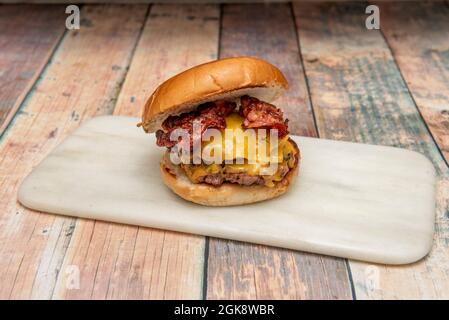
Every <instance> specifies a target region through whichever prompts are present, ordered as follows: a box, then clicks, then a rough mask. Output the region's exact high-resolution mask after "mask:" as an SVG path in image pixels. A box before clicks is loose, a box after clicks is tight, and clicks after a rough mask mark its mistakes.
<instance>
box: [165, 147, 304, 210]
mask: <svg viewBox="0 0 449 320" xmlns="http://www.w3.org/2000/svg"><path fill="white" fill-rule="evenodd" d="M290 141H291V142H292V143H293V144H294V145H295V147H296V149H297V153H296V162H295V167H294V168H293V169H291V170H290V171H289V172H288V173H287V174H286V176H285V177H284V179H282V180H281V181H279V182H277V183H276V184H275V186H274V187H266V186H261V185H250V186H244V185H240V184H236V183H228V182H225V183H223V184H222V185H221V186H218V187H215V186H212V185H210V184H207V183H192V182H191V181H190V180H189V178H187V176H186V175H185V173H184V170H183V169H182V168H181V167H179V166H175V165H173V164H172V163H171V162H170V160H168V157H167V156H164V157H163V159H162V161H161V163H160V170H161V175H162V178H163V180H164V183H165V184H166V185H167V186H168V187H169V188H170V189H171V190H172V191H173V192H174V193H176V194H177V195H178V196H180V197H181V198H183V199H185V200H188V201H191V202H194V203H198V204H201V205H204V206H213V207H224V206H236V205H242V204H249V203H254V202H259V201H264V200H269V199H273V198H276V197H279V196H280V195H282V194H284V193H285V192H287V191H288V189H289V188H290V186H291V185H292V184H293V183H294V181H295V178H296V176H297V175H298V172H299V160H300V153H299V149H298V146H297V145H296V143H295V142H293V141H292V140H291V139H290ZM166 155H167V154H166Z"/></svg>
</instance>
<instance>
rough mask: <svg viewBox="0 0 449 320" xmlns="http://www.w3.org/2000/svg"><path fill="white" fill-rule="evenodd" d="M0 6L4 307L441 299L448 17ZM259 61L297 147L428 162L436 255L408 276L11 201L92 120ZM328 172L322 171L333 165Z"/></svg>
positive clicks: (445, 265)
mask: <svg viewBox="0 0 449 320" xmlns="http://www.w3.org/2000/svg"><path fill="white" fill-rule="evenodd" d="M366 5H367V4H366V3H362V4H360V3H359V4H348V3H340V4H316V3H294V4H289V3H283V4H272V5H264V4H251V5H238V4H232V5H231V4H229V5H221V6H219V5H144V4H139V5H85V6H83V7H82V9H81V18H82V25H81V29H80V30H77V31H69V30H66V29H65V23H64V21H65V18H66V14H65V13H64V9H65V7H64V6H32V5H1V6H0V30H1V31H0V125H1V134H2V135H1V140H0V162H1V166H0V177H1V180H0V183H1V188H0V209H1V210H0V298H11V299H28V298H33V299H35V298H37V299H49V298H53V299H60V298H62V299H75V298H95V299H105V298H106V299H110V298H136V299H155V298H157V299H164V298H189V299H219V298H231V299H234V298H264V299H269V298H275V299H379V298H380V299H382V298H383V299H402V298H418V299H420V298H446V299H447V298H449V218H448V214H449V212H448V207H449V170H448V165H447V164H448V160H449V55H448V53H449V4H448V3H445V2H441V3H427V4H422V3H419V2H414V3H413V4H410V3H402V2H399V3H397V4H385V3H380V4H379V6H380V12H381V31H379V30H367V29H366V28H365V18H366V15H365V13H364V12H365V7H366ZM238 55H255V56H259V57H262V58H264V59H267V60H268V61H270V62H272V63H273V64H275V65H277V66H279V67H280V69H282V71H283V72H284V73H285V74H286V76H287V78H288V80H289V82H290V85H291V87H290V90H289V92H288V94H287V96H285V97H284V98H282V99H280V100H279V101H278V102H277V103H276V104H277V105H278V106H280V107H283V108H284V110H285V111H286V114H287V116H288V117H289V118H290V120H291V122H290V126H291V129H292V131H293V133H295V134H300V135H306V136H319V137H323V138H328V139H336V140H347V141H357V142H366V143H372V144H382V145H393V146H400V147H403V148H408V149H412V150H417V151H419V152H422V153H424V154H425V155H426V156H427V157H428V158H429V159H431V160H432V162H433V163H434V165H435V167H436V169H437V172H438V178H439V179H438V199H437V201H438V204H437V212H436V214H437V224H436V233H435V243H434V247H433V250H432V252H431V253H430V255H429V256H428V257H427V258H425V259H423V260H422V261H420V262H417V263H415V264H413V265H408V266H395V267H392V266H384V265H372V264H368V263H363V262H357V261H352V260H346V259H340V258H333V257H327V256H320V255H315V254H310V253H303V252H294V251H290V250H282V249H277V248H270V247H265V246H261V245H254V244H248V243H240V242H235V241H230V240H220V239H214V238H205V237H202V236H194V235H187V234H180V233H175V232H169V231H163V230H156V229H148V228H138V227H134V226H126V225H118V224H113V223H108V222H101V221H91V220H83V219H75V218H71V217H61V216H55V215H51V214H45V213H40V212H33V211H30V210H27V209H25V208H24V207H22V206H21V205H19V204H18V203H17V200H16V191H17V187H18V185H19V184H20V182H21V181H22V179H23V178H24V177H25V176H26V175H27V174H28V173H29V172H30V171H31V170H32V169H33V167H34V166H36V165H37V164H38V163H39V162H40V161H41V160H42V159H43V158H44V157H45V156H46V155H47V154H48V153H49V152H50V151H51V150H52V149H53V148H54V147H55V146H56V145H57V144H58V143H60V142H61V141H62V140H63V139H64V138H65V137H66V136H67V135H68V134H70V132H72V131H73V130H74V129H75V128H77V127H78V126H79V125H80V123H82V122H83V121H85V120H86V119H88V118H91V117H94V116H97V115H104V114H115V115H130V116H131V115H132V116H138V115H140V112H141V108H142V106H143V104H144V101H145V99H146V97H148V95H149V94H150V93H151V92H152V90H153V89H154V88H155V87H156V85H157V84H159V83H160V82H161V81H162V80H164V79H166V78H168V77H169V76H171V75H173V74H175V73H177V72H179V71H181V70H183V69H185V68H188V67H190V66H193V65H196V64H198V63H201V62H205V61H209V60H212V59H216V58H219V57H228V56H238ZM329 161H332V159H329Z"/></svg>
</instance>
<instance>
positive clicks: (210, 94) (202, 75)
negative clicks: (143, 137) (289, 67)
mask: <svg viewBox="0 0 449 320" xmlns="http://www.w3.org/2000/svg"><path fill="white" fill-rule="evenodd" d="M287 88H288V83H287V80H286V79H285V77H284V75H283V74H282V73H281V71H279V69H278V68H276V67H275V66H273V65H271V64H270V63H268V62H266V61H264V60H261V59H257V58H252V57H239V58H228V59H222V60H216V61H212V62H209V63H205V64H201V65H199V66H196V67H193V68H191V69H189V70H186V71H184V72H182V73H180V74H178V75H176V76H174V77H172V78H170V79H168V80H167V81H165V82H164V83H162V84H161V85H160V86H159V87H158V88H157V89H156V90H155V91H154V92H153V94H152V95H151V96H150V98H149V99H148V101H147V103H146V104H145V109H144V111H143V114H142V122H141V124H140V125H141V126H142V127H143V129H144V130H145V131H146V132H154V131H156V130H158V129H160V127H161V124H162V122H163V121H164V120H165V119H166V118H167V117H168V116H170V115H179V114H181V113H184V112H189V111H192V110H194V109H196V107H197V106H198V105H199V104H202V103H205V102H209V101H214V100H219V99H227V100H234V99H236V98H238V97H241V96H243V95H245V94H247V95H250V96H252V97H256V98H258V99H260V100H262V101H266V102H270V101H273V100H274V99H276V98H277V97H279V96H280V95H281V94H282V93H283V92H284V91H285V90H286V89H287Z"/></svg>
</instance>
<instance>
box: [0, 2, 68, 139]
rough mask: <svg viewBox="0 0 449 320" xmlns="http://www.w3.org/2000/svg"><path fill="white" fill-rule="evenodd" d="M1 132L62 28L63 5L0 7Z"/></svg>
mask: <svg viewBox="0 0 449 320" xmlns="http://www.w3.org/2000/svg"><path fill="white" fill-rule="evenodd" d="M0 30H2V32H1V33H0V70H1V72H0V135H1V134H2V133H3V131H4V130H5V128H6V127H7V126H8V124H9V122H10V120H11V119H12V117H13V116H14V114H15V113H16V111H17V109H18V108H19V106H20V104H21V103H22V101H23V99H24V98H25V96H26V94H27V93H28V91H29V90H30V89H31V87H32V85H33V84H34V82H35V81H36V79H37V77H38V76H39V74H40V73H41V71H42V69H43V67H44V66H45V64H46V63H47V61H48V59H49V58H50V55H51V54H52V52H53V50H54V48H55V47H56V45H57V44H58V42H59V40H60V38H61V36H62V35H63V34H64V30H65V14H64V7H63V6H33V5H10V6H1V7H0Z"/></svg>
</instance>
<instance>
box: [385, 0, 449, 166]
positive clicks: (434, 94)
mask: <svg viewBox="0 0 449 320" xmlns="http://www.w3.org/2000/svg"><path fill="white" fill-rule="evenodd" d="M378 5H379V7H380V11H381V15H382V26H381V28H382V32H383V33H384V35H385V38H386V39H387V41H388V43H389V45H390V47H391V49H392V51H393V55H394V57H395V59H396V62H397V64H398V66H399V68H400V69H401V72H402V75H403V76H404V79H405V81H406V82H407V85H408V88H409V89H410V92H411V94H412V95H413V98H414V100H415V102H416V104H417V106H418V108H419V110H420V111H421V114H422V116H423V118H424V120H425V121H426V123H427V126H428V127H429V129H430V131H431V132H432V135H433V137H434V138H435V140H436V142H437V144H438V146H439V147H440V150H441V151H442V153H443V155H444V157H445V159H446V161H447V162H449V68H448V66H449V55H448V50H449V40H448V39H449V6H448V5H446V4H445V3H443V2H426V3H422V2H420V3H416V4H415V5H412V6H411V5H407V4H404V3H395V4H393V3H379V4H378Z"/></svg>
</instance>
